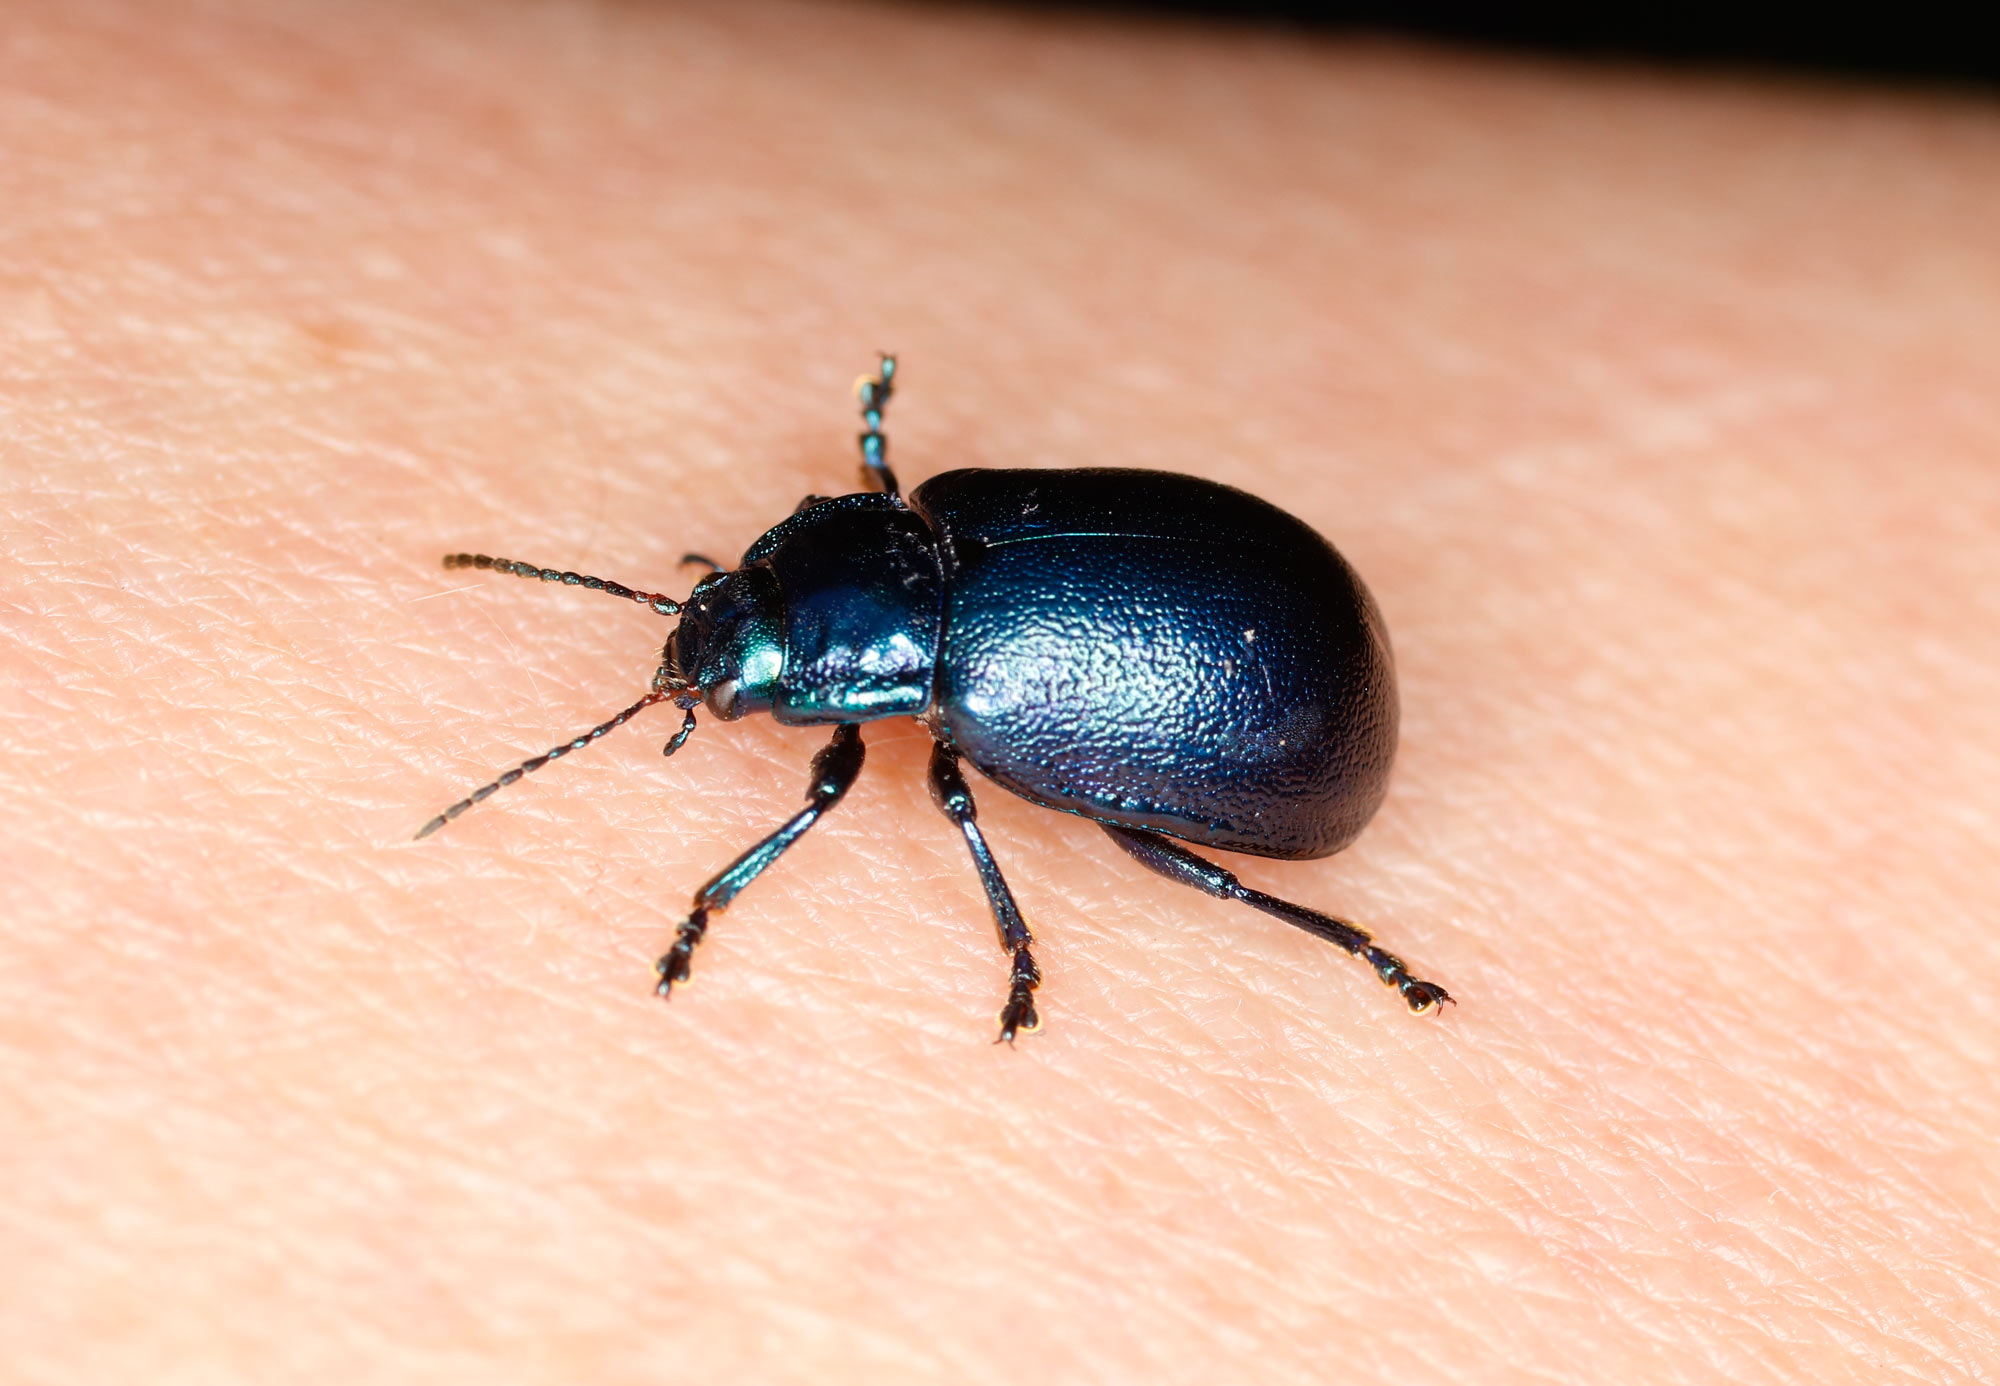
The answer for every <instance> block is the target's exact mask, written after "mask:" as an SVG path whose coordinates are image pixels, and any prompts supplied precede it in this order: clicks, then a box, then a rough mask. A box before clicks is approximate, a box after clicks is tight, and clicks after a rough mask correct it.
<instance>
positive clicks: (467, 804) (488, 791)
mask: <svg viewBox="0 0 2000 1386" xmlns="http://www.w3.org/2000/svg"><path fill="white" fill-rule="evenodd" d="M664 672H665V671H664V670H663V671H662V673H664ZM661 682H662V680H660V679H659V678H656V679H655V680H654V683H655V687H654V689H653V691H652V692H650V693H648V694H647V695H646V696H645V697H643V698H641V699H639V701H638V702H636V703H634V704H632V706H630V707H628V708H626V709H625V710H624V711H623V712H621V713H619V714H618V715H617V716H616V717H613V718H612V719H611V720H610V721H609V722H600V723H598V724H597V725H596V726H594V727H592V728H591V729H590V730H589V731H587V732H585V733H584V734H583V735H582V736H578V737H574V738H572V739H571V740H568V741H565V742H563V744H562V745H560V746H551V747H550V748H549V749H548V750H547V751H546V752H544V753H543V754H541V755H538V756H536V757H535V758H534V759H532V760H524V761H522V762H521V763H520V764H519V765H517V766H515V767H514V768H513V769H512V770H509V771H508V772H507V773H506V774H504V775H502V776H501V777H500V778H499V779H497V780H494V781H493V782H492V783H491V784H483V785H481V786H480V787H479V788H477V789H475V790H473V791H472V793H470V794H468V795H466V796H465V797H464V798H463V799H460V800H459V801H458V802H457V803H455V804H453V805H452V806H451V807H450V808H448V809H446V810H445V811H444V812H443V813H440V814H439V815H438V816H437V817H435V818H433V819H432V820H431V821H430V822H428V823H426V824H424V825H423V827H421V828H419V829H417V838H416V839H412V840H413V841H414V840H417V839H422V838H426V837H429V836H430V835H431V834H432V833H434V832H436V831H437V830H438V829H439V828H442V827H443V826H444V825H445V824H447V823H449V822H451V820H452V819H454V818H456V817H458V815H460V814H461V813H464V812H465V811H466V810H467V809H469V808H471V807H472V806H473V805H474V804H477V803H480V802H482V801H483V800H486V799H490V798H492V797H493V796H494V795H495V794H497V793H499V792H500V791H501V790H503V789H505V788H506V787H507V786H508V785H510V784H512V783H514V781H516V780H518V779H520V778H521V776H523V775H530V774H533V773H534V772H535V771H537V770H539V769H541V768H542V767H543V766H544V765H547V764H548V763H549V762H550V761H552V760H560V759H562V758H563V757H564V756H566V755H568V754H569V753H570V752H571V751H581V750H582V749H583V748H584V747H585V746H588V745H589V744H590V743H591V742H593V741H596V740H597V739H598V738H599V737H604V736H609V735H610V734H611V733H612V732H613V731H615V730H616V729H617V728H619V727H622V726H624V725H625V724H626V723H627V722H629V721H631V720H632V719H633V718H634V717H635V716H637V715H638V714H639V713H641V712H644V711H645V710H646V709H647V708H649V707H651V706H652V705H653V704H655V703H664V702H667V701H668V700H669V699H672V700H674V701H676V702H678V703H680V705H681V706H682V708H683V710H684V711H686V713H687V718H686V720H685V721H684V722H683V723H682V724H681V729H680V732H679V734H678V735H676V736H675V737H674V739H673V742H672V743H671V745H669V747H668V749H667V754H668V755H672V754H673V753H674V752H675V751H678V750H679V749H680V748H681V744H682V743H683V742H685V741H686V740H687V739H688V734H689V733H691V732H692V731H693V730H694V710H693V708H692V706H691V704H692V702H693V699H692V698H691V697H689V696H688V695H687V693H686V692H685V690H682V689H676V688H672V687H662V686H660V684H661Z"/></svg>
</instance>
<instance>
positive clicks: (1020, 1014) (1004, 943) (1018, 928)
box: [930, 742, 1042, 1044]
mask: <svg viewBox="0 0 2000 1386" xmlns="http://www.w3.org/2000/svg"><path fill="white" fill-rule="evenodd" d="M930 785H931V798H932V799H933V800H935V801H936V802H937V806H938V809H939V811H940V812H942V813H943V814H944V816H945V817H947V818H949V819H950V820H951V821H952V822H953V823H956V824H957V825H958V830H959V832H961V833H963V834H964V835H965V845H966V849H967V850H968V851H970V852H971V853H972V865H973V868H974V869H975V870H977V871H978V872H979V884H980V885H981V886H983V887H985V890H986V903H987V904H989V905H991V906H992V907H993V923H994V926H995V927H996V928H998V929H999V931H1000V946H1001V947H1002V948H1003V949H1005V950H1006V951H1007V952H1008V954H1009V955H1010V956H1011V957H1012V958H1013V963H1012V966H1011V967H1010V968H1009V970H1008V976H1007V1004H1006V1006H1005V1007H1004V1008H1003V1009H1002V1010H1001V1012H1000V1039H1002V1040H1005V1041H1006V1042H1007V1043H1009V1044H1012V1043H1013V1042H1014V1036H1015V1035H1016V1034H1024V1035H1025V1034H1031V1033H1033V1032H1034V1031H1035V1030H1038V1029H1040V1028H1041V1024H1042V1018H1041V1016H1040V1015H1039V1014H1038V1013H1037V1012H1036V1010H1035V988H1036V987H1038V986H1040V985H1041V984H1042V970H1041V968H1040V967H1038V966H1037V965H1036V963H1035V956H1034V954H1033V953H1031V952H1030V951H1029V945H1030V944H1032V943H1033V942H1034V941H1035V936H1034V935H1033V934H1032V933H1030V932H1029V931H1028V921H1027V920H1025V919H1023V918H1021V907H1020V906H1019V905H1016V904H1015V903H1014V892H1013V891H1011V890H1009V889H1008V888H1007V880H1006V878H1005V877H1004V876H1002V875H1001V874H1000V867H999V864H998V863H996V862H995V861H994V860H993V849H992V848H990V847H988V846H987V845H986V835H985V834H984V833H982V832H980V831H979V824H978V823H977V822H976V821H974V820H975V819H977V817H978V810H976V809H975V808H974V807H973V804H972V790H971V788H970V787H968V786H967V785H966V783H965V774H964V772H963V771H961V770H960V769H959V768H958V752H956V751H954V750H952V749H950V748H949V747H947V746H946V745H944V743H943V742H939V743H938V744H936V745H934V746H932V747H931V771H930ZM998 1042H999V1041H997V1040H996V1041H995V1043H998Z"/></svg>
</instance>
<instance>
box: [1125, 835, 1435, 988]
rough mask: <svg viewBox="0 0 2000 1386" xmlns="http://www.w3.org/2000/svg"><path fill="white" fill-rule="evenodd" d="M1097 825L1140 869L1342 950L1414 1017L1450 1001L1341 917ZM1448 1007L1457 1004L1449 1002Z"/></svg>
mask: <svg viewBox="0 0 2000 1386" xmlns="http://www.w3.org/2000/svg"><path fill="white" fill-rule="evenodd" d="M1098 826H1100V827H1102V828H1103V829H1104V831H1105V832H1107V833H1109V834H1110V835H1111V840H1112V841H1113V842H1115V843H1117V844H1118V845H1119V846H1120V847H1123V848H1124V849H1125V850H1126V851H1127V852H1129V853H1131V855H1132V857H1133V859H1134V860H1135V861H1137V862H1138V863H1139V864H1140V865H1141V866H1146V867H1150V868H1151V869H1152V870H1154V871H1157V872H1159V873H1160V874H1161V875H1162V876H1165V877H1166V878H1167V879H1168V880H1170V881H1179V882H1180V883H1181V884H1182V885H1187V886H1193V887H1194V888H1195V889H1196V890H1199V891H1201V892H1202V893H1203V894H1205V895H1213V896H1214V897H1215V898H1216V899H1218V900H1240V901H1242V902H1243V903H1244V904H1246V905H1248V906H1249V907H1250V908H1251V909H1253V910H1262V911H1263V912H1264V913H1265V914H1268V915H1274V916H1276V917H1277V918H1279V919H1282V920H1284V921H1285V922H1286V923H1287V924H1296V925H1297V926H1298V927H1299V928H1301V929H1304V930H1305V931H1306V932H1307V933H1309V934H1314V935H1317V936H1318V937H1320V938H1323V939H1325V940H1326V941H1327V942H1328V943H1332V944H1335V945H1337V946H1339V947H1341V948H1345V949H1346V950H1347V951H1348V952H1350V953H1352V954H1354V956H1355V957H1357V958H1360V959H1361V960H1362V961H1363V962H1365V963H1367V964H1368V965H1369V966H1370V967H1372V968H1374V969H1375V975H1376V976H1377V977H1380V978H1381V979H1382V982H1383V984H1384V985H1386V986H1392V987H1394V988H1396V990H1397V991H1399V992H1401V993H1402V997H1403V1000H1404V1002H1405V1003H1406V1004H1407V1005H1408V1006H1409V1008H1410V1009H1411V1010H1412V1011H1415V1012H1416V1013H1417V1014H1418V1015H1422V1014H1423V1013H1424V1012H1425V1011H1427V1010H1429V1009H1431V1007H1433V1006H1436V1005H1438V1004H1440V1003H1441V1002H1445V1001H1451V999H1452V998H1451V993H1450V992H1448V991H1446V990H1445V989H1444V988H1443V987H1441V986H1439V985H1437V984H1436V983H1435V982H1425V981H1420V980H1419V979H1417V978H1415V977H1412V976H1411V975H1410V969H1409V968H1408V967H1407V966H1406V965H1405V964H1404V962H1403V960H1402V959H1401V958H1399V957H1397V956H1396V955H1395V954H1394V953H1390V952H1387V951H1386V950H1384V949H1381V948H1377V947H1376V946H1375V943H1374V940H1373V939H1371V938H1370V937H1369V935H1368V931H1367V930H1365V929H1361V928H1357V927H1356V926H1355V925H1352V924H1349V923H1348V922H1347V921H1346V920H1344V919H1335V918H1334V917H1333V916H1332V915H1330V914H1321V913H1320V912H1319V911H1318V910H1309V909H1307V908H1306V907H1305V906H1304V905H1294V904H1292V903H1291V902H1290V901H1289V900H1280V899H1278V898H1277V897H1276V896H1275V895H1266V894H1265V893H1264V892H1263V891H1261V890H1252V889H1250V887H1248V886H1246V885H1244V884H1243V883H1242V882H1241V881H1239V880H1237V879H1236V877H1235V876H1234V875H1233V874H1232V873H1230V872H1228V871H1225V870H1223V869H1222V868H1221V867H1219V866H1217V865H1216V864H1215V863H1214V862H1212V861H1209V860H1207V859H1206V858H1204V857H1198V856H1196V855H1195V854H1194V853H1193V852H1190V851H1189V850H1188V849H1187V848H1185V847H1183V846H1181V845H1180V843H1178V842H1175V841H1174V840H1173V839H1172V838H1168V837H1162V836H1161V835H1160V834H1159V833H1153V832H1147V831H1145V830H1144V829H1141V828H1119V827H1113V826H1112V825H1111V824H1109V823H1102V824H1099V825H1098ZM1452 1004H1453V1005H1457V1004H1458V1003H1457V1002H1456V1001H1452Z"/></svg>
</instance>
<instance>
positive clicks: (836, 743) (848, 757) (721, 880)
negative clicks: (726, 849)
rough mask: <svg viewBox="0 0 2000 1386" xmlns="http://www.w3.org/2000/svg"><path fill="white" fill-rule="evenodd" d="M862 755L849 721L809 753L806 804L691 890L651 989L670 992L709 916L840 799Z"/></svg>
mask: <svg viewBox="0 0 2000 1386" xmlns="http://www.w3.org/2000/svg"><path fill="white" fill-rule="evenodd" d="M865 755H866V748H865V747H863V745H862V744H861V730H860V728H858V727H856V726H855V725H854V724H853V723H852V722H843V723H842V724H841V725H840V727H839V728H838V729H837V730H835V732H834V733H833V740H831V741H829V742H827V743H826V745H824V746H822V747H821V748H820V750H819V753H818V754H817V755H815V756H814V757H813V762H812V781H811V783H809V784H808V785H807V786H806V806H805V807H804V808H802V809H800V810H799V811H798V812H797V813H795V814H793V815H792V816H791V818H790V819H789V820H788V821H787V822H786V823H785V825H784V826H783V827H781V828H779V829H778V830H777V831H776V832H774V833H772V834H771V835H770V836H768V837H766V838H765V839H764V840H763V841H762V842H759V843H758V844H757V845H756V846H755V847H752V848H751V849H750V850H749V851H747V852H745V853H744V854H743V855H742V856H740V857H738V858H737V859H736V860H735V861H733V862H731V863H730V864H729V865H728V866H727V867H726V868H724V869H723V871H722V872H721V873H720V874H718V875H717V876H716V877H715V879H714V880H712V881H710V882H709V883H708V884H707V885H705V886H703V887H702V888H701V889H700V890H698V891H696V892H695V896H694V905H693V907H692V908H691V909H690V910H689V911H688V917H687V918H686V919H683V920H682V921H681V924H680V928H679V929H678V930H677V931H676V934H675V938H674V946H673V947H671V948H669V949H668V950H667V951H666V954H665V955H664V956H663V957H662V958H661V959H660V960H659V962H658V963H656V964H654V968H653V970H654V971H655V972H657V973H659V976H660V982H659V985H658V986H657V987H656V988H654V990H656V991H657V992H658V993H659V994H660V995H661V996H666V995H668V994H670V993H671V992H672V991H673V988H674V984H675V983H676V982H685V981H686V980H687V979H688V972H689V967H690V965H691V963H692V962H693V959H694V948H695V945H696V944H697V943H700V942H701V939H702V935H703V934H705V933H707V932H708V917H709V915H711V914H719V913H720V912H721V911H723V910H724V909H727V908H728V906H729V902H730V901H732V900H734V899H735V898H736V897H737V896H738V895H740V894H742V892H743V887H745V886H747V885H749V884H750V882H752V881H754V880H756V879H757V877H759V876H760V875H762V874H763V873H764V869H765V868H766V867H768V866H770V865H771V863H772V862H774V861H776V860H777V859H778V858H779V857H780V856H782V855H784V851H785V849H786V848H787V847H790V846H791V845H792V844H793V843H794V842H797V841H798V840H799V839H800V838H802V837H804V836H805V835H806V830H807V829H809V828H811V827H812V825H813V824H815V823H817V822H818V821H819V820H820V817H821V815H823V814H825V812H826V811H827V810H828V809H830V808H832V807H833V806H834V805H835V804H837V803H839V802H840V801H841V798H842V797H843V796H844V795H845V794H846V793H847V791H848V790H849V789H850V788H852V787H853V784H854V781H855V780H856V779H858V778H860V775H861V762H862V759H863V757H864V756H865Z"/></svg>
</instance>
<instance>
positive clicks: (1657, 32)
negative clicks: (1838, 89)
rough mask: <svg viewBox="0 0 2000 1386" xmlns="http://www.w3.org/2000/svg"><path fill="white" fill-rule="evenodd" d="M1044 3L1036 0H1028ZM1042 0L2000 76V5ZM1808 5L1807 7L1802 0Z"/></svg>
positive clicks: (1521, 42)
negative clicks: (1789, 7)
mask: <svg viewBox="0 0 2000 1386" xmlns="http://www.w3.org/2000/svg"><path fill="white" fill-rule="evenodd" d="M1028 2H1029V3H1030V4H1031V5H1035V0H1028ZM1035 7H1037V8H1056V9H1081V10H1099V11H1118V12H1125V13H1150V14H1160V15H1178V16H1186V17H1196V18H1203V19H1208V20H1217V21H1224V22H1231V23H1250V24H1259V25H1267V26H1285V27H1293V28H1310V29H1316V30H1332V31H1346V32H1350V33H1372V34H1378V35H1385V36H1402V37H1407V38H1417V39H1428V40H1433V41H1444V42H1452V43H1458V44H1461V45H1467V46H1477V47H1487V48H1503V49H1513V50H1527V51H1539V52H1545V53H1561V54H1567V55H1576V56H1587V57H1588V56H1604V57H1622V58H1627V59H1630V58H1640V59H1649V60H1653V61H1659V62H1668V63H1687V64H1697V65H1701V66H1711V67H1713V66H1728V67H1751V68H1766V69H1785V70H1791V71H1794V72H1807V73H1822V74H1828V75H1833V76H1840V75H1852V76H1861V77H1894V78H1901V79H1914V80H1919V81H1926V82H1945V83H1949V84H1953V85H1975V86H1982V87H1989V88H1990V87H1994V86H2000V44H1996V42H1995V40H1994V38H1993V31H1994V30H1996V29H2000V7H1996V6H1993V5H1991V4H1986V3H1982V2H1981V0H1965V2H1964V3H1961V4H1960V5H1958V6H1955V7H1953V8H1951V9H1946V8H1945V7H1944V6H1942V5H1914V6H1913V5H1902V6H1898V7H1896V8H1893V9H1890V8H1886V7H1876V6H1868V5H1863V6H1862V7H1860V8H1857V9H1855V10H1852V11H1843V12H1840V13H1835V12H1834V7H1833V4H1832V3H1830V0H1823V3H1822V4H1821V5H1820V6H1814V7H1812V8H1813V9H1814V10H1817V13H1813V12H1811V11H1807V12H1806V13H1798V12H1796V11H1795V12H1793V13H1780V12H1779V10H1778V9H1777V8H1776V7H1764V6H1759V5H1756V4H1745V5H1738V6H1733V7H1730V8H1729V9H1726V10H1725V9H1722V8H1714V9H1710V8H1706V7H1702V6H1688V5H1674V4H1671V3H1669V4H1664V5H1662V4H1654V5H1651V6H1647V5H1644V4H1643V3H1640V4H1634V3H1633V0H1622V3H1621V0H1612V2H1611V3H1609V4H1604V5H1600V6H1597V7H1593V8H1592V9H1590V10H1588V11H1585V10H1581V9H1577V10H1571V9H1569V8H1567V7H1563V6H1535V5H1509V4H1487V5H1478V4H1453V3H1449V0H1408V2H1407V3H1383V2H1382V0H1378V2H1377V3H1366V0H1363V3H1354V4H1304V3H1297V2H1296V0H1294V2H1293V3H1285V0H1091V2H1088V3H1084V4H1070V5H1062V4H1056V3H1053V2H1052V0H1051V2H1050V3H1042V4H1039V5H1035ZM1797 8H1798V9H1799V10H1805V8H1806V7H1803V6H1801V7H1797Z"/></svg>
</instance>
